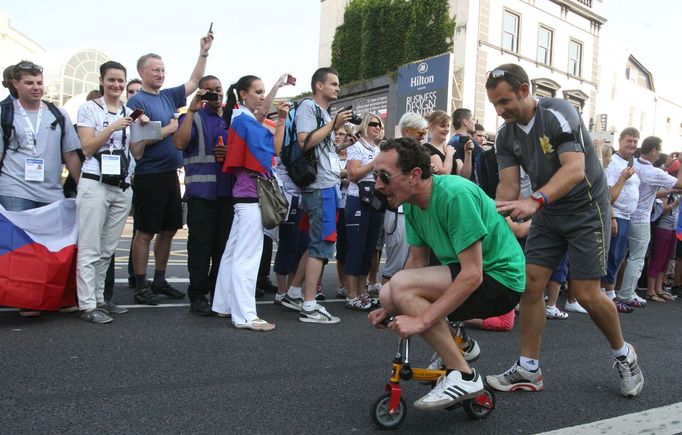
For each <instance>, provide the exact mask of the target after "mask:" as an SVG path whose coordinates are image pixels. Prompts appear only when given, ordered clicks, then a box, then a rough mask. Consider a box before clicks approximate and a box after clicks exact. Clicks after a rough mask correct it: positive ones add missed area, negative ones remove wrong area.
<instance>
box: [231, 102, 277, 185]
mask: <svg viewBox="0 0 682 435" xmlns="http://www.w3.org/2000/svg"><path fill="white" fill-rule="evenodd" d="M235 112H237V111H235ZM274 155H275V143H274V136H273V134H272V133H271V132H270V130H268V129H267V128H266V127H264V126H263V125H261V124H259V123H258V121H257V120H256V118H254V117H253V116H250V115H249V114H247V113H235V116H233V117H232V123H231V124H230V130H229V132H228V136H227V153H226V155H225V163H224V164H223V172H231V171H232V168H246V169H249V170H251V171H256V172H260V173H262V174H271V173H272V157H273V156H274Z"/></svg>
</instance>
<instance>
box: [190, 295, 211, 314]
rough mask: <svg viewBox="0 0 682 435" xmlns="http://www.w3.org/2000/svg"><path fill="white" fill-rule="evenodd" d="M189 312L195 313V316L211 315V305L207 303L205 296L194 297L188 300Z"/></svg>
mask: <svg viewBox="0 0 682 435" xmlns="http://www.w3.org/2000/svg"><path fill="white" fill-rule="evenodd" d="M189 312H190V313H192V314H196V315H197V316H203V317H209V316H212V315H213V311H212V310H211V306H210V305H209V304H208V301H207V300H206V298H203V297H199V298H196V299H190V301H189Z"/></svg>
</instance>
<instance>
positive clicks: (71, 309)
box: [59, 305, 78, 314]
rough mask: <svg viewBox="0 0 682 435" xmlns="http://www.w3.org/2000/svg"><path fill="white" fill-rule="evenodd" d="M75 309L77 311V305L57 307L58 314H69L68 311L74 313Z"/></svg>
mask: <svg viewBox="0 0 682 435" xmlns="http://www.w3.org/2000/svg"><path fill="white" fill-rule="evenodd" d="M76 311H78V305H72V306H69V307H61V308H60V309H59V313H60V314H70V313H75V312H76Z"/></svg>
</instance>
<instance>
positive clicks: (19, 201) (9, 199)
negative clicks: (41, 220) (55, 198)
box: [0, 195, 50, 211]
mask: <svg viewBox="0 0 682 435" xmlns="http://www.w3.org/2000/svg"><path fill="white" fill-rule="evenodd" d="M49 204H50V203H49V202H38V201H32V200H30V199H24V198H17V197H16V196H5V195H0V205H2V206H3V207H4V208H5V210H7V211H24V210H31V209H34V208H38V207H43V206H46V205H49Z"/></svg>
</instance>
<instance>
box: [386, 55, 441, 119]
mask: <svg viewBox="0 0 682 435" xmlns="http://www.w3.org/2000/svg"><path fill="white" fill-rule="evenodd" d="M450 59H451V54H450V53H446V54H442V55H440V56H436V57H432V58H430V59H426V60H423V61H419V62H414V63H411V64H409V65H405V66H403V67H400V68H399V69H398V119H399V118H400V116H402V115H403V114H404V113H406V112H417V113H421V114H423V115H427V114H428V113H430V112H432V111H434V110H447V103H448V102H447V98H448V90H449V89H448V88H449V83H450Z"/></svg>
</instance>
